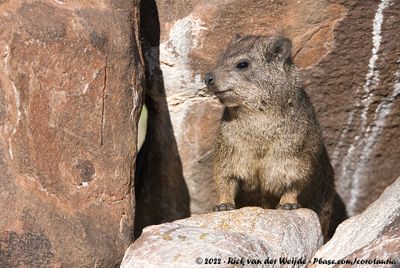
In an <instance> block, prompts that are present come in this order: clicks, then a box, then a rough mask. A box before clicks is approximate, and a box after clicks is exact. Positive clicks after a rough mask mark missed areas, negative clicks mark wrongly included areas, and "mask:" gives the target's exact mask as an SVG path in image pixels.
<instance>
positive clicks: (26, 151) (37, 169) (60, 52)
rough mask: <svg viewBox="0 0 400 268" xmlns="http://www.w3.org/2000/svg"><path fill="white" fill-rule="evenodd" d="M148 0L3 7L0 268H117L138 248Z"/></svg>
mask: <svg viewBox="0 0 400 268" xmlns="http://www.w3.org/2000/svg"><path fill="white" fill-rule="evenodd" d="M138 12H139V10H138V1H113V3H109V2H103V1H99V2H97V1H78V0H77V1H20V0H18V1H0V25H1V28H0V55H1V56H0V170H1V171H0V204H1V206H0V267H61V266H62V267H115V266H116V265H118V264H119V262H120V260H121V258H122V255H123V253H124V251H125V249H126V248H127V247H128V246H129V245H130V243H131V241H132V235H131V234H132V231H133V213H134V200H132V195H131V187H132V186H131V185H132V183H131V174H132V173H133V170H134V163H135V154H136V124H137V120H138V112H139V108H140V107H141V104H142V88H141V85H142V80H143V79H142V77H143V66H142V60H141V57H140V54H139V49H140V48H139V47H138V43H137V40H138V36H137V35H138V30H137V28H138V24H137V21H138V14H139V13H138Z"/></svg>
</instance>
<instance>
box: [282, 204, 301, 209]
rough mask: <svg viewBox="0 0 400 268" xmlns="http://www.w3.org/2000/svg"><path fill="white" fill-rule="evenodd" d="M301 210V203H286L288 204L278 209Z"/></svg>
mask: <svg viewBox="0 0 400 268" xmlns="http://www.w3.org/2000/svg"><path fill="white" fill-rule="evenodd" d="M298 208H301V205H300V204H299V203H286V204H283V205H281V204H279V205H278V207H277V209H284V210H292V209H298Z"/></svg>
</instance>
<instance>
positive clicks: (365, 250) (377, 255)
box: [313, 178, 400, 267]
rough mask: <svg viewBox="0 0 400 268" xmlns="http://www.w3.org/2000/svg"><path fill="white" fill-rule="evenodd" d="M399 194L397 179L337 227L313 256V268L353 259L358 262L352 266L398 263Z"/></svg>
mask: <svg viewBox="0 0 400 268" xmlns="http://www.w3.org/2000/svg"><path fill="white" fill-rule="evenodd" d="M399 192H400V178H398V179H397V180H396V181H395V182H394V183H393V184H392V185H391V186H389V187H388V188H387V189H386V190H385V191H384V192H383V194H382V195H381V197H380V198H379V199H378V200H376V201H375V202H374V203H372V204H371V205H370V206H369V207H368V208H367V209H366V210H365V211H364V212H363V213H361V214H360V215H357V216H354V217H352V218H350V219H348V220H346V221H344V222H343V223H342V224H341V225H339V227H338V228H337V229H336V233H335V235H334V236H333V238H332V239H331V240H330V241H329V242H328V243H327V244H326V245H324V246H323V247H322V248H320V249H319V250H318V252H317V253H316V254H315V256H314V258H313V260H314V259H316V266H319V265H320V264H321V265H322V264H327V261H328V260H341V259H345V260H348V261H353V260H355V259H356V258H357V259H358V260H359V263H355V264H358V265H359V266H360V267H365V265H368V264H371V263H368V261H374V260H377V261H388V263H385V264H387V265H388V266H392V265H393V264H394V262H396V263H397V264H400V195H399ZM363 261H364V262H363ZM365 261H366V262H365ZM375 264H377V263H375ZM381 264H383V263H381ZM338 266H345V264H343V265H338ZM396 267H397V266H396Z"/></svg>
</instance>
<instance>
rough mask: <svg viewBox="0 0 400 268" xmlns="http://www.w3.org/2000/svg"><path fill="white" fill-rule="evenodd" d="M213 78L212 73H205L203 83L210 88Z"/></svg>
mask: <svg viewBox="0 0 400 268" xmlns="http://www.w3.org/2000/svg"><path fill="white" fill-rule="evenodd" d="M214 81H215V78H214V75H213V74H212V73H206V76H205V77H204V83H206V85H207V86H211V85H213V84H214Z"/></svg>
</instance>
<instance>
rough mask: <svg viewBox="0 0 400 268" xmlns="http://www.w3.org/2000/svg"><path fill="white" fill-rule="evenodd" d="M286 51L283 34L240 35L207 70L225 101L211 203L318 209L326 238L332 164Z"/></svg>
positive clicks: (288, 45) (212, 86)
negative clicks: (216, 197)
mask: <svg viewBox="0 0 400 268" xmlns="http://www.w3.org/2000/svg"><path fill="white" fill-rule="evenodd" d="M290 53H291V41H290V40H289V39H287V38H282V37H275V36H246V37H239V38H237V39H235V40H233V41H232V42H231V43H230V44H229V46H228V48H227V50H226V52H225V53H224V54H223V55H222V57H221V59H220V60H219V63H218V65H217V67H216V68H215V69H214V70H213V71H212V72H210V73H208V74H207V75H206V77H205V82H206V84H207V87H208V88H209V90H210V91H212V92H214V93H215V94H216V96H217V97H218V98H219V99H220V100H221V102H222V103H223V104H225V106H226V110H225V114H224V117H223V120H222V124H221V130H220V133H219V136H218V140H217V147H216V156H215V170H214V174H215V175H214V176H215V181H216V184H217V189H218V191H219V205H217V206H216V207H215V208H214V210H216V211H219V210H230V209H234V208H235V207H243V206H248V205H258V206H262V207H264V208H275V207H277V208H280V209H296V208H299V207H306V208H310V209H312V210H314V211H315V212H316V213H317V214H318V215H319V217H320V221H321V225H322V229H323V233H324V236H325V238H327V235H328V229H329V218H330V214H331V210H332V200H333V195H334V187H333V171H332V167H331V165H330V162H329V158H328V155H327V153H326V150H325V147H324V144H323V141H322V136H321V131H320V128H319V124H318V122H317V120H316V116H315V112H314V109H313V106H312V104H311V102H310V100H309V98H308V96H307V94H306V93H305V91H304V90H303V85H302V82H301V79H300V76H299V72H298V71H297V69H296V67H295V66H294V65H293V63H292V61H291V57H290Z"/></svg>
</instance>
